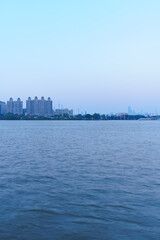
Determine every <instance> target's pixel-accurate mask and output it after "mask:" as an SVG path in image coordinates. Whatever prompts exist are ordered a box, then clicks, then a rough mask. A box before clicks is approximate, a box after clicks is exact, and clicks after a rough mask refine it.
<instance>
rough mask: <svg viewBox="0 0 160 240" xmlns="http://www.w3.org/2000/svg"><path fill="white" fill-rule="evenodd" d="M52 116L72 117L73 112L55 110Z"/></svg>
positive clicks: (66, 109)
mask: <svg viewBox="0 0 160 240" xmlns="http://www.w3.org/2000/svg"><path fill="white" fill-rule="evenodd" d="M54 115H59V116H64V115H69V116H73V110H69V109H68V108H65V109H56V110H55V111H54Z"/></svg>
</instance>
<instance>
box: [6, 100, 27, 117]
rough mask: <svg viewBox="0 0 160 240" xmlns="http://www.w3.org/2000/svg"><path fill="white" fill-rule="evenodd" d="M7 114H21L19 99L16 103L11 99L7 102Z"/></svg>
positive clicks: (21, 107) (21, 104)
mask: <svg viewBox="0 0 160 240" xmlns="http://www.w3.org/2000/svg"><path fill="white" fill-rule="evenodd" d="M7 113H13V114H18V115H21V114H23V102H22V101H21V99H20V98H18V99H17V101H13V98H10V99H9V101H7Z"/></svg>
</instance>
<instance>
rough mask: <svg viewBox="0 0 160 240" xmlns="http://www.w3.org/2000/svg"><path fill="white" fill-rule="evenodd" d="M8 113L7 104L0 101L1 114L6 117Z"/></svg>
mask: <svg viewBox="0 0 160 240" xmlns="http://www.w3.org/2000/svg"><path fill="white" fill-rule="evenodd" d="M6 113H7V104H6V103H5V102H1V101H0V114H2V115H5V114H6Z"/></svg>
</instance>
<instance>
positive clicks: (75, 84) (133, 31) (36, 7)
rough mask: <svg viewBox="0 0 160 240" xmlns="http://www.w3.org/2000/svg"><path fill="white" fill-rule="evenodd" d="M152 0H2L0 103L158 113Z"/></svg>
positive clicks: (157, 20) (158, 7)
mask: <svg viewBox="0 0 160 240" xmlns="http://www.w3.org/2000/svg"><path fill="white" fill-rule="evenodd" d="M159 11H160V1H159V0H152V1H151V0H129V1H128V0H121V1H120V0H34V1H33V0H14V1H13V0H1V1H0V100H1V101H7V99H9V98H10V97H13V98H14V99H16V98H17V97H20V98H21V99H22V100H24V101H25V100H26V99H27V98H28V97H29V96H30V97H32V98H33V97H34V96H38V97H41V96H45V97H48V96H50V97H51V98H52V100H53V105H54V108H57V107H63V108H65V107H68V108H72V109H74V112H75V113H77V112H78V111H79V113H81V112H85V111H86V112H87V113H94V112H97V113H110V112H113V113H118V112H127V109H128V106H131V107H132V108H133V109H134V110H135V111H137V112H141V111H142V112H155V111H157V112H158V113H160V14H159Z"/></svg>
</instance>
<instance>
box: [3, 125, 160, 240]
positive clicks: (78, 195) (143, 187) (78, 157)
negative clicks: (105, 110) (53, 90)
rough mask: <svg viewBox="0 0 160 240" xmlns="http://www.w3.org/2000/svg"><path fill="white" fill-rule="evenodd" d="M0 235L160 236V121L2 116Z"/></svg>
mask: <svg viewBox="0 0 160 240" xmlns="http://www.w3.org/2000/svg"><path fill="white" fill-rule="evenodd" d="M0 239H11V240H17V239H18V240H23V239H26V240H28V239H29V240H32V239H36V240H51V239H53V240H54V239H55V240H63V239H64V240H68V239H70V240H85V239H86V240H90V239H91V240H94V239H100V240H103V239H104V240H121V239H122V240H139V239H140V240H147V239H152V240H158V239H160V121H146V122H145V121H0Z"/></svg>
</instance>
